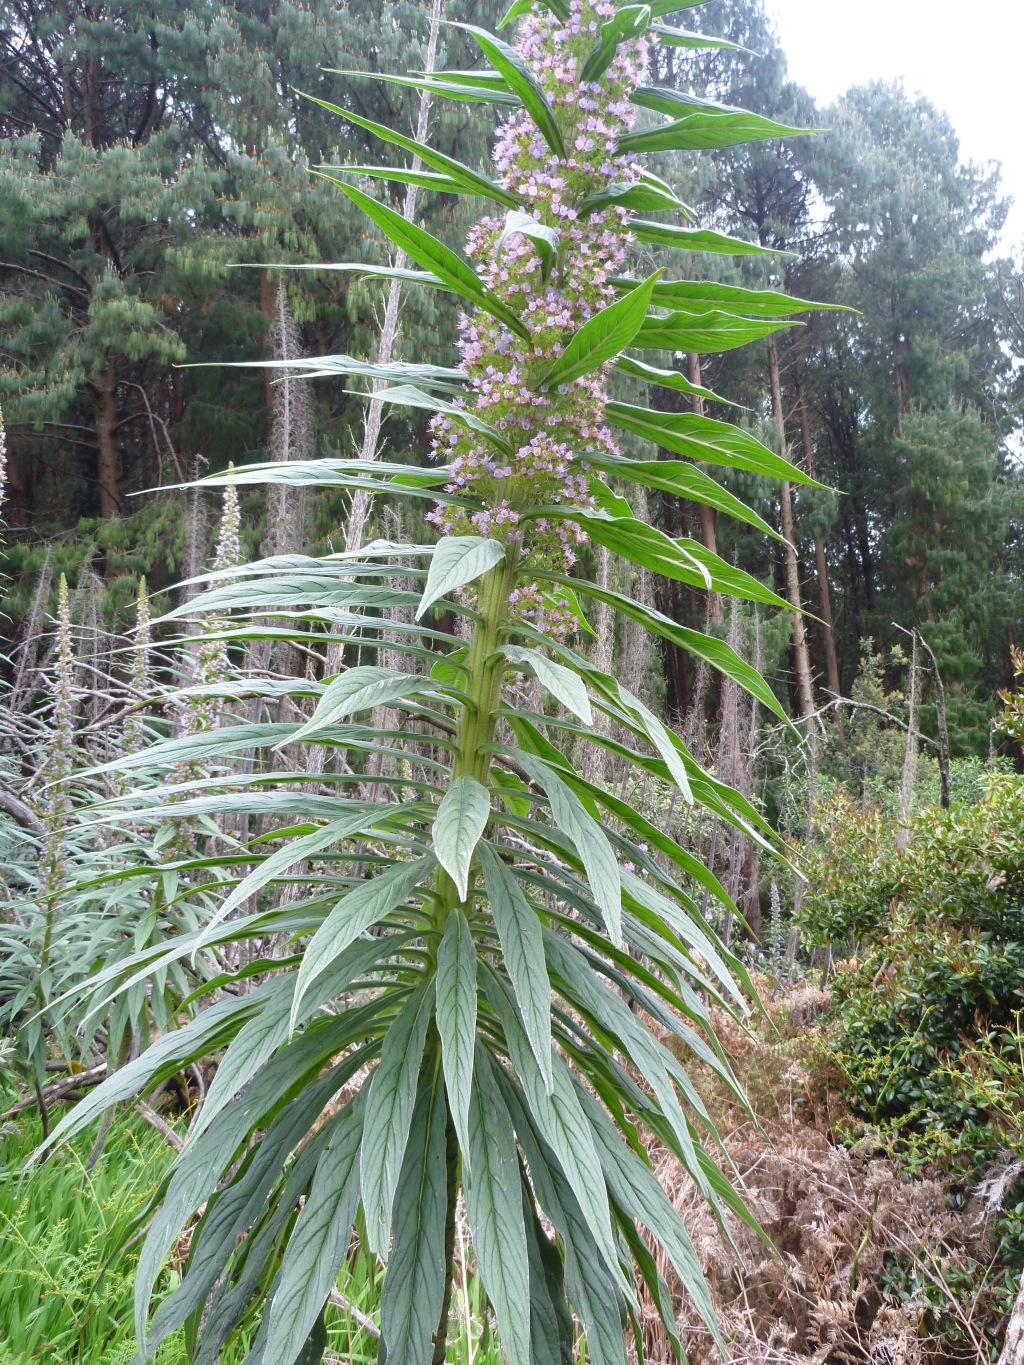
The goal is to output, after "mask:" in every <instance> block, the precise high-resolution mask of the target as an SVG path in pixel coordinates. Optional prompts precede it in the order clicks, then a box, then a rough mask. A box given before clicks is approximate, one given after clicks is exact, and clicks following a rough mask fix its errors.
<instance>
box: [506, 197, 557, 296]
mask: <svg viewBox="0 0 1024 1365" xmlns="http://www.w3.org/2000/svg"><path fill="white" fill-rule="evenodd" d="M517 234H518V235H519V236H521V237H526V238H528V239H529V240H530V241H531V242H532V243H533V245H534V246H535V247H536V249H537V254H538V255H539V256H540V259H541V273H542V275H543V276H544V278H545V279H547V277H548V276H549V275H550V274H551V267H552V266H553V265H554V263H555V258H556V257H557V255H558V233H557V232H556V231H555V229H554V228H550V227H547V226H546V225H545V224H544V223H541V222H538V220H537V219H536V218H534V217H532V215H531V214H529V213H523V212H521V211H520V210H519V209H509V211H508V213H507V214H506V215H505V226H504V228H503V229H502V233H501V236H500V237H499V238H498V247H497V249H498V251H499V252H500V251H501V248H502V247H503V246H504V245H505V243H506V242H507V241H508V239H509V238H510V237H515V236H516V235H517Z"/></svg>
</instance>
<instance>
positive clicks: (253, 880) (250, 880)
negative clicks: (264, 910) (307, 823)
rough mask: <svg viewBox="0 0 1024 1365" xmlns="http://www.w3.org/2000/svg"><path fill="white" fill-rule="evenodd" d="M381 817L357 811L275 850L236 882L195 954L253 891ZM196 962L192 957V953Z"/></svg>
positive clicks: (367, 826) (209, 924) (376, 813)
mask: <svg viewBox="0 0 1024 1365" xmlns="http://www.w3.org/2000/svg"><path fill="white" fill-rule="evenodd" d="M382 816H384V817H385V818H386V813H384V812H381V811H379V810H378V809H375V808H374V809H366V810H361V811H356V812H355V813H354V814H352V815H349V816H346V818H345V819H344V820H332V821H331V822H330V824H328V825H324V826H323V827H322V828H320V829H316V830H313V832H312V833H310V834H305V835H303V836H302V837H301V838H299V839H290V840H289V841H288V843H286V844H285V846H284V847H283V848H279V849H276V850H275V851H274V852H273V853H271V854H270V856H269V857H267V858H264V859H263V861H262V862H261V863H260V864H259V865H258V866H257V867H255V868H253V870H252V871H251V872H250V873H249V874H248V875H247V876H245V877H243V878H242V880H241V881H240V882H239V883H238V885H237V886H236V887H235V889H234V891H232V892H231V894H230V895H229V896H228V897H227V899H226V900H225V901H224V903H223V904H222V905H221V906H220V907H219V908H218V910H217V913H216V914H215V915H213V916H212V918H211V919H210V921H209V922H208V923H207V925H206V930H205V933H204V935H203V938H202V939H201V940H200V942H199V944H198V945H197V948H196V951H197V952H198V950H199V948H200V947H202V946H203V944H204V943H208V942H209V940H210V939H211V937H212V936H213V931H214V930H215V929H216V928H217V926H218V925H219V924H220V923H221V922H222V921H223V920H225V919H227V917H228V915H230V914H231V912H232V911H233V910H237V908H238V907H239V906H240V905H241V904H242V903H243V902H244V901H247V900H248V899H249V897H250V896H255V894H256V892H257V891H259V890H260V889H261V888H262V887H264V886H266V885H267V883H268V882H272V881H273V880H274V878H275V877H279V876H280V875H281V874H282V873H283V872H287V871H288V869H289V868H290V867H294V866H295V865H296V863H301V862H305V860H306V859H307V858H312V857H313V856H314V855H315V854H317V853H322V852H323V850H324V849H325V848H330V847H331V845H332V844H339V843H341V841H342V840H343V839H349V838H351V836H352V835H353V834H360V833H362V831H364V830H365V829H368V828H369V827H370V826H371V825H373V824H374V823H376V822H377V821H378V819H380V818H381V817H382ZM193 960H195V954H193Z"/></svg>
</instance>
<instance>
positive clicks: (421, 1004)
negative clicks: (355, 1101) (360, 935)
mask: <svg viewBox="0 0 1024 1365" xmlns="http://www.w3.org/2000/svg"><path fill="white" fill-rule="evenodd" d="M434 984H435V983H434V978H433V977H430V978H428V979H427V980H426V981H422V982H420V984H419V985H418V986H417V987H416V989H415V990H414V991H413V993H412V995H410V996H409V998H408V1000H407V1001H406V1002H405V1005H404V1006H403V1007H402V1012H401V1014H400V1015H399V1016H398V1018H397V1019H396V1020H395V1022H394V1023H393V1024H392V1025H391V1027H390V1028H389V1029H388V1031H387V1035H386V1036H385V1038H384V1045H383V1047H382V1048H381V1052H380V1062H379V1064H378V1066H377V1069H376V1071H375V1072H374V1073H373V1078H372V1080H371V1081H370V1092H369V1096H368V1098H367V1101H366V1119H365V1122H364V1124H363V1140H362V1146H361V1148H360V1154H359V1183H360V1188H361V1190H362V1198H363V1212H364V1214H365V1215H366V1236H367V1239H368V1241H369V1244H370V1250H371V1251H373V1252H374V1254H375V1255H377V1256H379V1257H380V1258H381V1259H382V1260H387V1256H388V1242H389V1241H390V1239H391V1209H392V1203H393V1201H394V1197H395V1190H396V1189H397V1187H398V1182H399V1175H400V1174H401V1172H402V1164H403V1160H404V1157H405V1148H406V1144H407V1143H408V1141H409V1131H410V1125H411V1123H412V1116H413V1106H414V1105H415V1103H416V1083H417V1080H418V1077H419V1074H420V1062H421V1061H422V1060H423V1048H424V1044H425V1043H426V1038H427V1028H428V1027H429V1025H430V1019H431V1015H432V1013H433V1008H434ZM441 1100H442V1104H443V1102H444V1089H443V1087H442V1093H441ZM435 1254H436V1248H435ZM435 1325H436V1324H435Z"/></svg>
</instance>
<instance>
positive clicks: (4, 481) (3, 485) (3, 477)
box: [0, 406, 7, 520]
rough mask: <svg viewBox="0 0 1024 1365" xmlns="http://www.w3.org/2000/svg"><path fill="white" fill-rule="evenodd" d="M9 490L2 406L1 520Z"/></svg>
mask: <svg viewBox="0 0 1024 1365" xmlns="http://www.w3.org/2000/svg"><path fill="white" fill-rule="evenodd" d="M6 491H7V432H6V430H5V428H4V410H3V407H2V406H0V520H2V519H3V510H4V494H5V493H6Z"/></svg>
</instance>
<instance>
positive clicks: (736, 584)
mask: <svg viewBox="0 0 1024 1365" xmlns="http://www.w3.org/2000/svg"><path fill="white" fill-rule="evenodd" d="M565 515H566V516H567V517H570V516H571V517H572V518H573V520H575V521H577V522H579V524H580V525H581V526H584V527H585V528H586V531H587V534H588V535H589V536H590V538H591V540H593V541H595V542H596V543H597V544H598V545H603V546H605V547H606V548H607V549H609V550H611V551H612V552H613V553H615V554H618V555H622V556H623V557H624V558H625V559H628V560H629V561H630V562H631V563H633V564H638V565H640V566H641V567H643V568H645V569H650V570H651V572H652V573H657V574H661V575H662V576H663V577H665V578H674V579H676V580H677V581H678V582H681V583H690V584H692V585H693V586H694V587H703V588H707V589H708V591H712V592H720V593H722V594H724V595H725V596H728V597H743V598H746V599H747V601H750V602H763V603H765V605H767V606H772V607H777V608H778V609H779V610H780V611H789V610H790V609H791V608H790V605H789V603H788V602H787V601H786V599H785V598H784V597H780V596H779V595H778V594H777V593H774V592H772V590H771V589H770V588H766V587H765V586H764V584H763V583H760V582H759V581H758V580H757V579H756V578H754V576H753V575H752V574H748V573H746V572H745V571H744V570H743V569H735V568H733V566H732V565H731V564H729V563H728V562H727V561H726V560H724V559H721V558H720V557H719V556H718V555H716V554H713V553H712V552H711V551H709V550H706V549H705V548H704V546H703V545H702V544H701V542H700V541H695V540H686V539H680V540H673V539H672V538H671V536H667V535H666V534H665V532H664V531H659V530H658V528H657V527H656V526H651V525H649V524H648V523H647V522H645V521H640V520H639V519H638V518H636V517H608V516H606V515H604V514H603V513H601V512H592V511H590V510H589V509H579V508H574V509H566V511H565Z"/></svg>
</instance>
